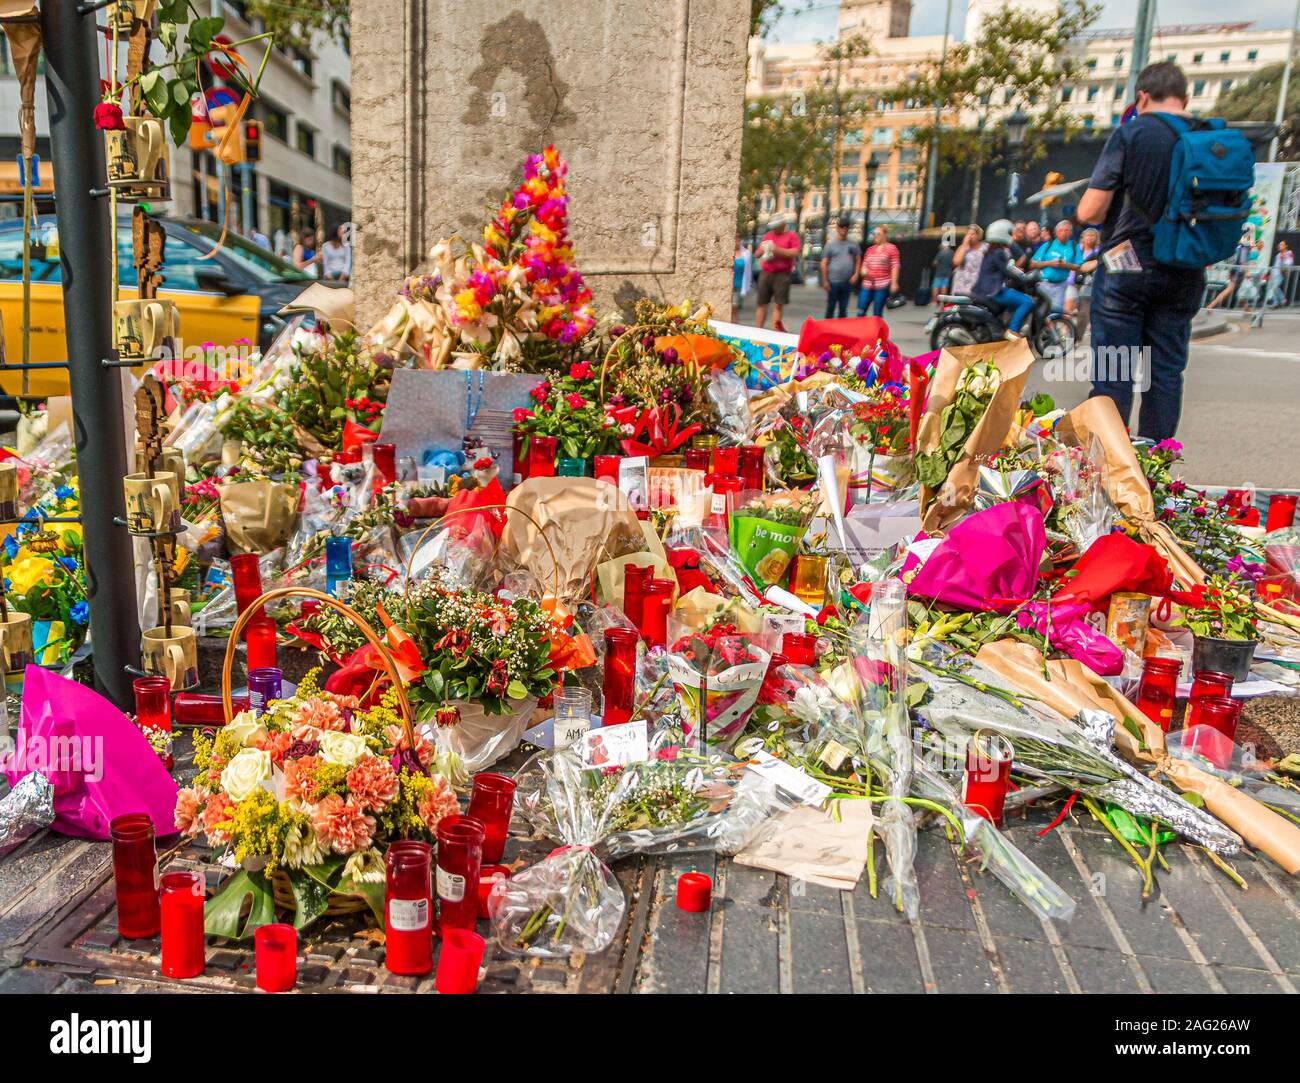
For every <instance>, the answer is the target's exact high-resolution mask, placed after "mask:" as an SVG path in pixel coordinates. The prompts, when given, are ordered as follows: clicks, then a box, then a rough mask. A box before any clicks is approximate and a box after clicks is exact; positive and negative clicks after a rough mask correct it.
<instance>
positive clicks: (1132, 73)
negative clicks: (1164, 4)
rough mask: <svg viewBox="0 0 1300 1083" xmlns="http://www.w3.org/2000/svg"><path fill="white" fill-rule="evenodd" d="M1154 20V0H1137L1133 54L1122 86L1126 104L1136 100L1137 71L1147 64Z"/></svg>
mask: <svg viewBox="0 0 1300 1083" xmlns="http://www.w3.org/2000/svg"><path fill="white" fill-rule="evenodd" d="M1155 21H1156V5H1155V0H1138V12H1137V23H1136V25H1135V26H1134V27H1133V55H1132V56H1131V57H1130V58H1129V66H1128V85H1127V86H1125V88H1124V103H1125V104H1126V105H1129V104H1131V103H1133V102H1135V101H1137V81H1138V73H1139V72H1141V71H1142V69H1143V68H1145V67H1146V66H1147V57H1148V56H1149V55H1150V52H1151V32H1152V30H1153V29H1154V24H1155Z"/></svg>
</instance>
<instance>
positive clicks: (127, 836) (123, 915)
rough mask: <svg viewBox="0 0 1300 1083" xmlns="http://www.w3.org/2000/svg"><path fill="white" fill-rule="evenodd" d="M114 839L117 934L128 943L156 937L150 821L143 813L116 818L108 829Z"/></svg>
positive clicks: (159, 920) (159, 919) (154, 863)
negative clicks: (128, 941)
mask: <svg viewBox="0 0 1300 1083" xmlns="http://www.w3.org/2000/svg"><path fill="white" fill-rule="evenodd" d="M108 830H109V835H110V837H111V838H112V840H113V886H114V888H115V890H116V893H117V931H118V933H119V934H121V935H122V936H123V937H124V938H126V939H127V940H143V939H146V938H147V937H150V936H157V935H158V930H159V928H160V926H161V924H162V915H161V911H160V909H159V905H158V854H157V852H156V851H155V850H154V833H153V821H151V820H150V819H149V817H148V816H147V815H146V814H145V813H143V812H138V813H132V814H130V815H127V816H118V817H117V818H116V819H114V820H113V821H112V822H111V823H110V824H109V826H108Z"/></svg>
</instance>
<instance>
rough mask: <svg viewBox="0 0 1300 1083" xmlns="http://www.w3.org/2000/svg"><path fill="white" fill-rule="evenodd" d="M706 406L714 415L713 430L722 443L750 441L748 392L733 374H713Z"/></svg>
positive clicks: (741, 381)
mask: <svg viewBox="0 0 1300 1083" xmlns="http://www.w3.org/2000/svg"><path fill="white" fill-rule="evenodd" d="M707 393H708V397H709V404H710V405H711V406H712V407H713V410H714V412H715V413H716V415H717V419H716V421H715V422H714V426H713V427H714V431H715V432H716V433H717V434H718V437H719V439H720V440H721V442H722V443H724V444H744V443H747V442H748V441H749V435H750V432H751V431H752V430H753V427H754V422H753V418H752V417H750V413H749V391H748V390H747V389H746V387H745V381H744V380H742V379H741V378H740V377H739V376H737V375H736V374H735V373H734V372H727V371H725V370H724V371H721V372H715V373H714V374H713V377H712V379H710V380H709V384H708V391H707Z"/></svg>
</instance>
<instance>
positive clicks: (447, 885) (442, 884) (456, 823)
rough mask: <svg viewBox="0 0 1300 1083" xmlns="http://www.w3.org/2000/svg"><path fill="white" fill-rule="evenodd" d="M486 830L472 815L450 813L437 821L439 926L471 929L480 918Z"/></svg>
mask: <svg viewBox="0 0 1300 1083" xmlns="http://www.w3.org/2000/svg"><path fill="white" fill-rule="evenodd" d="M484 834H485V832H484V829H483V824H482V823H481V822H480V821H479V820H475V819H473V818H472V817H469V816H447V817H445V818H444V819H443V820H442V822H441V823H439V824H438V870H437V874H436V879H437V882H438V928H439V929H472V928H474V922H475V921H477V920H478V878H479V872H480V870H481V868H482V864H483V837H484Z"/></svg>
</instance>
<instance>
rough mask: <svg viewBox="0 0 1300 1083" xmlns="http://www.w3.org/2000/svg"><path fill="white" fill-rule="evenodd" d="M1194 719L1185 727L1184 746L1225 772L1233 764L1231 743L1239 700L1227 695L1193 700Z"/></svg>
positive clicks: (1239, 716) (1234, 734)
mask: <svg viewBox="0 0 1300 1083" xmlns="http://www.w3.org/2000/svg"><path fill="white" fill-rule="evenodd" d="M1196 707H1197V712H1196V722H1195V723H1190V722H1189V723H1188V726H1187V728H1186V730H1185V733H1186V735H1187V741H1186V746H1185V747H1187V748H1189V749H1192V750H1193V751H1196V752H1199V753H1200V754H1201V755H1202V756H1205V757H1206V758H1207V759H1208V760H1209V761H1210V762H1211V763H1212V764H1214V766H1215V767H1217V768H1219V769H1220V770H1224V771H1226V770H1227V769H1228V767H1229V766H1231V764H1232V745H1233V741H1235V740H1236V737H1237V722H1238V720H1239V719H1240V718H1241V707H1242V705H1241V703H1240V701H1238V700H1234V699H1229V698H1228V697H1226V696H1218V697H1215V696H1207V697H1203V698H1202V699H1199V700H1197V701H1196Z"/></svg>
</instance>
